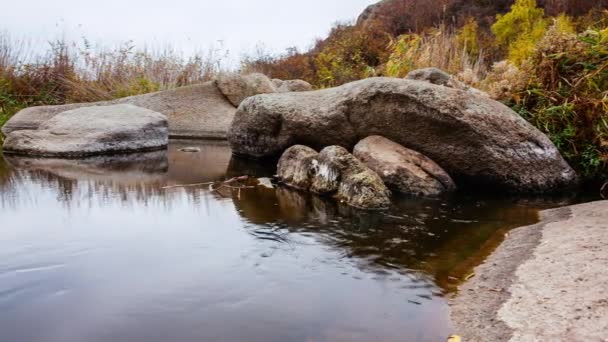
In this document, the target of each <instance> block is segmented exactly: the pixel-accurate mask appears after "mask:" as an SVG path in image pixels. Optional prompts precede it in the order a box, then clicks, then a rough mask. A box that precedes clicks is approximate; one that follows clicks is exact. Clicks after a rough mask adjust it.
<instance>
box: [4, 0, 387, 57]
mask: <svg viewBox="0 0 608 342" xmlns="http://www.w3.org/2000/svg"><path fill="white" fill-rule="evenodd" d="M376 1H377V0H198V1H197V0H92V1H91V0H0V2H1V3H3V4H1V5H0V31H7V32H9V33H10V35H11V36H12V37H13V38H19V39H24V38H25V39H27V40H29V41H31V42H32V41H33V42H35V44H37V46H40V47H42V46H43V45H44V44H45V43H44V42H45V41H48V40H51V39H54V38H58V37H61V36H62V35H63V36H66V37H67V38H69V39H75V40H79V39H80V37H87V39H88V40H89V41H91V42H93V43H95V44H99V43H101V44H103V45H104V46H112V45H115V44H117V43H118V42H124V41H128V40H132V41H134V43H135V44H136V45H137V46H144V45H147V46H151V47H157V48H158V47H162V46H166V45H170V46H173V47H175V48H176V49H178V50H180V51H183V52H184V53H186V54H190V53H192V52H193V51H196V50H205V49H207V48H209V47H211V46H217V45H218V43H217V42H218V41H222V42H223V47H224V48H225V49H227V50H229V51H230V54H231V56H232V57H233V58H235V57H239V56H240V55H242V54H243V53H251V52H253V51H254V50H255V47H256V46H257V45H259V44H260V43H262V44H263V45H264V47H265V48H266V49H267V50H269V51H272V52H281V51H283V50H285V49H286V48H288V47H291V46H297V47H298V48H300V49H304V48H307V47H309V46H310V45H311V44H312V42H313V41H314V39H315V38H319V37H324V36H325V35H326V34H327V32H328V30H329V28H330V27H331V25H332V24H333V23H335V22H336V21H348V20H354V19H355V18H356V17H357V16H358V15H359V13H361V11H362V10H363V9H364V8H365V7H366V6H367V5H369V4H371V3H374V2H376Z"/></svg>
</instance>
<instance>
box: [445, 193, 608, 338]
mask: <svg viewBox="0 0 608 342" xmlns="http://www.w3.org/2000/svg"><path fill="white" fill-rule="evenodd" d="M606 246H608V201H600V202H592V203H586V204H581V205H575V206H570V207H565V208H559V209H553V210H547V211H543V212H541V222H540V223H538V224H536V225H533V226H528V227H523V228H519V229H516V230H514V231H512V232H511V233H510V234H509V236H508V238H507V239H506V241H505V242H504V243H503V244H502V245H501V246H500V247H499V248H498V249H497V250H496V251H495V252H494V253H493V254H492V255H491V256H490V257H489V258H488V260H487V261H486V262H485V263H484V264H482V265H480V266H479V267H477V269H476V271H475V273H476V276H475V277H474V278H473V279H472V280H470V281H469V282H467V283H465V284H464V285H462V286H461V288H460V292H459V294H458V296H456V298H454V299H452V300H451V302H450V304H451V306H452V320H453V323H454V325H455V332H456V333H458V334H459V335H461V336H462V337H463V340H464V341H512V342H519V341H521V342H523V341H598V342H604V341H606V340H607V339H608V273H606V272H605V271H606V266H607V265H608V247H606Z"/></svg>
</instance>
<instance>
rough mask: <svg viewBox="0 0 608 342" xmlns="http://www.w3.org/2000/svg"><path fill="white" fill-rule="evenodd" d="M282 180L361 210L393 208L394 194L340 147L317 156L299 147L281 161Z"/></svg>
mask: <svg viewBox="0 0 608 342" xmlns="http://www.w3.org/2000/svg"><path fill="white" fill-rule="evenodd" d="M278 176H279V179H280V180H281V181H282V182H283V183H285V184H286V185H289V186H291V187H293V188H297V189H300V190H307V191H311V192H314V193H316V194H320V195H330V196H333V197H334V198H336V199H338V200H340V201H342V202H344V203H346V204H348V205H350V206H353V207H357V208H361V209H384V208H388V207H389V206H390V191H389V190H388V189H387V188H386V186H385V185H384V183H382V179H380V177H379V176H378V175H377V174H376V173H375V172H373V171H372V170H370V169H369V168H367V167H366V166H365V165H363V163H361V162H360V161H359V160H357V159H356V158H355V157H354V156H353V155H352V154H350V153H348V151H347V150H346V149H344V148H343V147H340V146H329V147H326V148H325V149H323V150H322V151H321V153H317V152H316V151H314V150H313V149H311V148H309V147H306V146H303V145H295V146H292V147H290V148H288V149H287V150H286V151H285V153H283V156H282V157H281V159H280V160H279V166H278Z"/></svg>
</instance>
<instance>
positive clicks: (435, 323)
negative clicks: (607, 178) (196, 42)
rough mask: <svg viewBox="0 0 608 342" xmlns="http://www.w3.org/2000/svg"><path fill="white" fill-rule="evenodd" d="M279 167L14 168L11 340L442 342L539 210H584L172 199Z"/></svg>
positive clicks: (302, 198) (283, 198) (10, 178)
mask: <svg viewBox="0 0 608 342" xmlns="http://www.w3.org/2000/svg"><path fill="white" fill-rule="evenodd" d="M188 147H195V148H193V149H191V148H188ZM184 148H186V149H184ZM199 149H200V152H199V151H198V150H199ZM274 172H275V170H274V167H273V165H264V164H260V163H258V162H254V161H245V160H239V159H234V158H232V157H231V153H230V149H229V147H228V146H227V144H225V143H223V142H204V143H201V142H198V143H196V142H185V141H172V142H171V144H170V146H169V149H168V151H158V152H151V153H145V154H137V155H129V156H115V157H97V158H87V159H84V160H58V159H30V158H23V157H15V156H4V158H3V159H2V158H0V340H2V341H30V342H36V341H44V342H76V341H108V340H112V341H131V342H137V341H146V342H150V341H220V340H222V341H224V340H225V341H245V340H246V341H374V340H381V341H442V340H444V339H445V338H446V336H448V335H449V334H450V333H451V328H450V324H449V321H448V307H447V304H446V296H449V295H450V291H452V290H453V289H454V286H455V285H456V283H457V282H458V279H459V278H463V277H466V275H467V274H469V273H470V272H471V269H472V267H473V266H475V265H476V264H477V263H479V262H480V260H483V258H484V257H485V256H486V255H487V254H488V253H489V252H490V251H491V250H492V248H494V247H495V246H496V245H497V244H498V243H500V241H501V240H502V238H503V237H504V234H505V233H506V232H507V231H508V230H509V229H510V228H513V227H517V226H522V225H526V224H530V223H533V222H535V221H536V219H537V210H538V209H542V208H548V207H554V206H557V205H564V204H569V203H572V202H574V201H576V199H573V198H570V199H547V198H545V199H521V198H519V199H505V198H502V199H499V198H492V197H488V196H480V195H472V194H457V195H454V196H451V197H447V198H439V199H410V198H397V199H394V203H393V206H392V208H391V209H390V211H388V212H360V211H356V210H353V209H349V208H346V207H343V206H340V205H338V204H336V203H335V202H334V201H332V200H328V199H323V198H319V197H315V196H311V195H309V194H303V193H299V192H296V191H293V190H289V189H286V188H283V187H276V186H273V185H272V184H270V183H269V182H268V180H267V179H265V180H264V181H262V183H261V185H258V186H255V187H252V188H243V189H235V188H230V187H224V188H222V189H219V190H217V191H212V190H211V189H210V188H209V185H201V186H193V187H175V188H169V189H163V188H164V187H167V186H173V185H181V184H192V183H206V182H212V181H221V180H225V179H228V178H231V177H235V176H242V175H251V176H255V177H271V176H272V175H273V173H274Z"/></svg>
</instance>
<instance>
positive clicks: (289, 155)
mask: <svg viewBox="0 0 608 342" xmlns="http://www.w3.org/2000/svg"><path fill="white" fill-rule="evenodd" d="M318 155H319V153H318V152H317V151H315V150H313V149H312V148H310V147H307V146H304V145H294V146H292V147H290V148H288V149H287V150H285V152H284V153H283V155H282V156H281V159H279V164H278V166H277V175H278V176H279V179H280V180H281V182H283V183H285V184H287V185H289V186H291V187H293V188H296V189H300V190H309V189H310V185H311V184H312V176H313V174H312V173H313V170H314V167H315V166H316V165H317V164H318V161H317V157H318Z"/></svg>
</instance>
